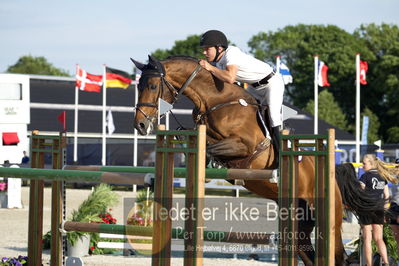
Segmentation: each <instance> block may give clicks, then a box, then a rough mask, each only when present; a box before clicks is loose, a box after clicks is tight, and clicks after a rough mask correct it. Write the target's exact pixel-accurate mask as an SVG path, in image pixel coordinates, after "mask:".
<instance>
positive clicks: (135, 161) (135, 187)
mask: <svg viewBox="0 0 399 266" xmlns="http://www.w3.org/2000/svg"><path fill="white" fill-rule="evenodd" d="M137 87H138V81H137V78H135V81H134V106H137V103H138V101H139V100H138V99H139V96H138V94H139V91H138V88H137ZM136 112H137V109H135V113H134V115H135V116H136ZM133 135H134V140H133V166H134V167H136V166H137V146H138V135H137V129H136V128H133ZM136 191H137V185H133V192H136Z"/></svg>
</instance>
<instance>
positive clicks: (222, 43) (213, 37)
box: [200, 30, 228, 62]
mask: <svg viewBox="0 0 399 266" xmlns="http://www.w3.org/2000/svg"><path fill="white" fill-rule="evenodd" d="M227 46H228V44H227V38H226V35H224V33H223V32H221V31H218V30H208V31H207V32H205V33H204V34H202V36H201V40H200V47H201V48H207V47H215V48H216V56H215V58H214V59H213V61H212V62H217V60H218V58H219V55H220V52H219V49H217V48H218V47H223V50H225V49H226V48H227Z"/></svg>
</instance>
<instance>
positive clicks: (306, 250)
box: [298, 199, 315, 265]
mask: <svg viewBox="0 0 399 266" xmlns="http://www.w3.org/2000/svg"><path fill="white" fill-rule="evenodd" d="M298 207H299V208H301V209H303V210H305V209H307V213H311V210H310V208H309V205H308V204H307V202H306V201H305V200H303V199H299V202H298ZM314 226H315V221H314V220H313V219H312V217H309V216H308V215H305V216H304V217H303V219H300V220H299V221H298V229H299V232H300V234H299V236H298V245H299V247H298V253H299V256H300V257H301V259H302V261H303V263H304V264H305V265H313V264H314V260H315V251H314V248H313V245H312V242H311V238H310V235H311V233H312V231H313V228H314Z"/></svg>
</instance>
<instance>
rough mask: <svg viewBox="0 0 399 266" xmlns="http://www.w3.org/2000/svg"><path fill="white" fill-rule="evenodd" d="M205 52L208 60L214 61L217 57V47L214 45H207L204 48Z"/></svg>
mask: <svg viewBox="0 0 399 266" xmlns="http://www.w3.org/2000/svg"><path fill="white" fill-rule="evenodd" d="M203 49H204V50H203V52H202V54H203V55H205V57H206V60H207V61H208V62H212V61H213V60H214V59H215V56H216V47H214V46H212V47H205V48H203Z"/></svg>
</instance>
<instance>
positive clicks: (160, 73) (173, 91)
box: [136, 64, 202, 123]
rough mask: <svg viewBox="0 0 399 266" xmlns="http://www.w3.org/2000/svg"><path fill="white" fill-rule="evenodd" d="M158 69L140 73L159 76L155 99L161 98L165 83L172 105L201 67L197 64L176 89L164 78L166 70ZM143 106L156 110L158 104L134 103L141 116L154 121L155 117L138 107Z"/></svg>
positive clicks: (147, 75)
mask: <svg viewBox="0 0 399 266" xmlns="http://www.w3.org/2000/svg"><path fill="white" fill-rule="evenodd" d="M161 66H162V69H160V70H153V69H151V70H146V71H143V73H142V75H141V76H142V77H159V78H161V82H160V89H159V91H158V96H157V99H159V98H161V99H163V98H162V97H163V92H164V84H165V85H166V87H167V88H168V91H169V92H170V95H171V96H172V98H173V100H172V103H171V104H172V105H173V104H175V103H176V101H177V100H178V99H179V97H180V96H181V95H182V94H183V92H184V90H185V89H186V88H187V87H188V85H189V84H190V83H191V81H193V79H194V78H195V76H197V74H198V72H200V70H201V69H202V67H201V66H200V65H199V64H198V65H197V67H196V68H195V69H194V71H193V72H192V73H191V75H190V76H189V77H188V78H187V80H186V81H185V82H184V83H183V85H182V86H181V88H180V89H176V88H175V87H174V86H173V85H172V84H171V83H170V82H169V81H168V80H167V79H166V78H165V76H166V72H165V70H164V68H163V65H161ZM142 106H145V107H151V108H155V109H157V112H158V111H159V110H158V104H156V103H137V104H136V110H137V111H139V112H140V113H142V114H143V116H144V117H145V118H146V119H147V120H148V121H149V122H151V123H152V122H154V120H155V119H156V118H155V117H151V116H149V115H148V114H146V113H145V112H144V111H143V110H142V109H141V108H140V107H142Z"/></svg>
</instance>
